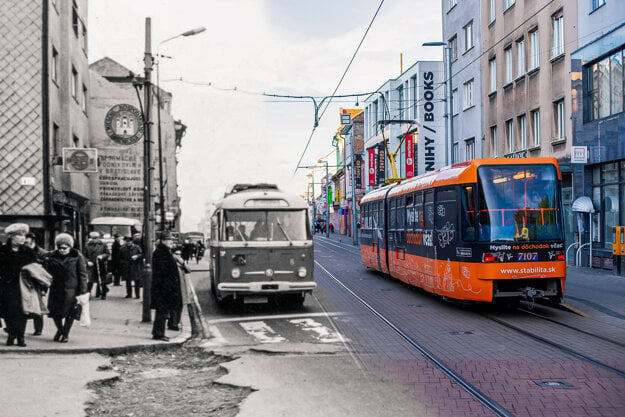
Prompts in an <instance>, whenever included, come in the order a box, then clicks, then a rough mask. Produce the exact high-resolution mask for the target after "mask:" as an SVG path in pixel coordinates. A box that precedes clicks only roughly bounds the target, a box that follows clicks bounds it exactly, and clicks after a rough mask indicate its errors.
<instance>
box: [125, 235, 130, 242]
mask: <svg viewBox="0 0 625 417" xmlns="http://www.w3.org/2000/svg"><path fill="white" fill-rule="evenodd" d="M128 241H131V242H132V236H124V242H128Z"/></svg>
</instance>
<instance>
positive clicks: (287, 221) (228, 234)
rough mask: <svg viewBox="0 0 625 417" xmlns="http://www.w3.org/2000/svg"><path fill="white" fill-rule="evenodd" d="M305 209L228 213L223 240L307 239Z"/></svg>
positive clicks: (232, 211) (308, 236) (225, 217)
mask: <svg viewBox="0 0 625 417" xmlns="http://www.w3.org/2000/svg"><path fill="white" fill-rule="evenodd" d="M306 219H307V213H306V210H247V211H242V210H228V211H226V212H225V213H224V223H225V228H224V229H223V231H222V233H223V235H222V237H221V238H222V240H233V241H286V242H288V241H292V240H309V239H310V234H309V232H308V228H307V227H306Z"/></svg>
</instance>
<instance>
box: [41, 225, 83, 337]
mask: <svg viewBox="0 0 625 417" xmlns="http://www.w3.org/2000/svg"><path fill="white" fill-rule="evenodd" d="M54 244H55V245H56V249H55V250H54V251H52V252H51V253H50V256H49V257H48V261H47V262H46V265H45V266H46V269H47V270H48V272H50V274H51V275H52V286H51V287H50V295H49V297H48V310H50V313H49V315H50V317H52V319H53V320H54V324H55V325H56V334H55V335H54V341H56V342H61V343H67V341H68V338H69V331H70V330H71V328H72V324H73V323H74V318H75V308H76V296H78V295H82V294H85V293H87V292H88V290H87V283H88V278H87V263H86V262H85V258H84V257H83V255H82V254H81V253H80V252H79V251H77V250H76V249H74V248H73V246H74V238H72V237H71V236H70V235H68V234H66V233H61V234H60V235H58V236H57V237H56V239H54Z"/></svg>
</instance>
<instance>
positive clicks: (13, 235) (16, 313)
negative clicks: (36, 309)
mask: <svg viewBox="0 0 625 417" xmlns="http://www.w3.org/2000/svg"><path fill="white" fill-rule="evenodd" d="M28 231H29V230H28V225H27V224H25V223H13V224H11V225H9V226H7V227H6V229H5V230H4V232H5V233H6V235H7V236H8V239H7V241H6V243H5V244H4V245H3V246H2V247H0V316H2V317H3V318H4V321H5V322H6V327H7V333H8V337H7V341H6V345H7V346H13V345H14V344H15V339H17V345H18V346H21V347H25V346H26V342H25V341H24V332H25V331H26V318H27V316H26V315H25V314H24V310H23V308H22V296H21V291H20V271H21V269H22V267H24V266H26V265H28V264H31V263H33V262H36V261H37V257H36V256H35V253H34V252H33V250H32V249H31V248H29V247H27V246H26V245H24V243H25V242H26V233H28Z"/></svg>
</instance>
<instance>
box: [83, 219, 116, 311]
mask: <svg viewBox="0 0 625 417" xmlns="http://www.w3.org/2000/svg"><path fill="white" fill-rule="evenodd" d="M84 255H85V258H86V259H87V270H88V271H89V292H91V288H93V284H94V283H95V285H96V287H95V296H96V298H97V297H102V299H103V300H106V293H107V292H109V289H108V287H107V286H106V283H105V281H104V279H105V276H106V261H107V260H108V258H109V256H110V252H109V248H108V247H107V246H106V244H105V243H104V242H102V241H101V240H100V233H98V232H95V231H93V232H91V233H89V241H88V242H87V245H86V246H85V251H84Z"/></svg>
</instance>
